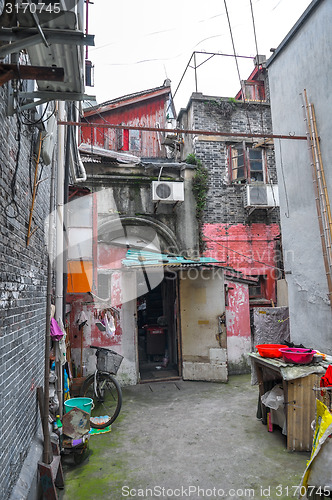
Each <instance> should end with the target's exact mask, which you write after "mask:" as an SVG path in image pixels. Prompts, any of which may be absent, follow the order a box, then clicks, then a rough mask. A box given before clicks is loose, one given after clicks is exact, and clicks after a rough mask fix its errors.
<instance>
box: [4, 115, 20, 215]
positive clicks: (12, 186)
mask: <svg viewBox="0 0 332 500" xmlns="http://www.w3.org/2000/svg"><path fill="white" fill-rule="evenodd" d="M16 119H17V153H16V165H15V170H14V175H13V177H12V180H11V183H10V190H11V198H12V199H11V200H10V201H9V202H8V203H7V205H6V206H5V208H4V212H5V214H6V216H7V217H8V218H10V219H17V217H18V215H19V207H18V203H17V201H16V199H15V198H16V180H17V173H18V169H19V166H20V152H21V130H22V123H21V120H20V117H19V115H18V114H17V115H16ZM11 205H12V206H13V207H15V208H13V210H14V213H13V214H10V213H9V212H8V210H9V207H10V206H11Z"/></svg>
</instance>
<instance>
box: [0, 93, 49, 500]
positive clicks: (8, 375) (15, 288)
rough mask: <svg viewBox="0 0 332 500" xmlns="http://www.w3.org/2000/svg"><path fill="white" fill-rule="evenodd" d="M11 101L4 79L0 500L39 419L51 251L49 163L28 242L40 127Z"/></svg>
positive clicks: (0, 103) (0, 110) (0, 108)
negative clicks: (21, 116) (11, 111)
mask: <svg viewBox="0 0 332 500" xmlns="http://www.w3.org/2000/svg"><path fill="white" fill-rule="evenodd" d="M6 104H7V93H6V88H5V87H0V119H1V130H0V137H1V140H0V165H1V174H0V200H1V211H0V233H1V239H0V262H1V266H0V277H1V295H0V352H1V361H0V365H1V370H0V400H1V405H0V414H1V418H0V435H1V439H2V441H1V450H0V463H1V469H0V498H1V499H2V500H5V499H7V498H9V495H10V492H11V490H12V488H13V486H14V484H15V482H16V480H17V478H18V475H19V473H20V470H21V467H22V464H23V462H24V459H25V457H26V455H27V453H28V451H29V447H30V444H31V442H32V439H33V437H34V436H35V434H36V430H37V427H38V426H39V422H40V420H39V412H38V406H37V403H36V387H37V386H39V385H43V374H44V345H45V343H44V338H45V313H46V275H47V273H46V269H47V254H46V250H45V245H44V231H43V223H44V219H45V217H46V216H47V214H48V212H49V185H50V171H49V168H50V167H47V168H46V167H45V168H44V170H43V171H41V170H40V172H41V179H46V180H45V181H44V182H42V183H41V184H40V185H39V188H38V192H37V197H36V204H35V209H34V213H33V214H34V217H33V225H32V228H35V227H38V229H37V231H36V232H35V233H34V234H33V236H32V238H31V240H30V244H29V246H28V247H27V245H26V237H27V227H28V220H29V210H30V206H31V199H32V196H31V189H32V188H31V185H32V184H33V175H34V171H35V162H34V161H32V162H31V145H32V141H33V142H35V140H36V138H37V135H36V129H35V127H27V126H25V125H23V124H22V126H21V130H20V131H19V128H20V127H18V123H17V118H16V116H14V117H7V116H6ZM19 145H20V146H19ZM18 153H19V155H18ZM15 172H16V174H15ZM15 175H16V181H15V183H14V181H13V179H14V180H15ZM13 191H14V193H13ZM13 194H14V198H13ZM36 467H37V464H36Z"/></svg>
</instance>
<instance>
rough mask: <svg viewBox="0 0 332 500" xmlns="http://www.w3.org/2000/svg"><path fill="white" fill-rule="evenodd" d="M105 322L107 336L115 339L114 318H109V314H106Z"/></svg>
mask: <svg viewBox="0 0 332 500" xmlns="http://www.w3.org/2000/svg"><path fill="white" fill-rule="evenodd" d="M104 321H105V327H106V333H107V335H109V336H110V337H114V333H115V326H114V320H113V316H110V317H109V318H108V314H105V318H104Z"/></svg>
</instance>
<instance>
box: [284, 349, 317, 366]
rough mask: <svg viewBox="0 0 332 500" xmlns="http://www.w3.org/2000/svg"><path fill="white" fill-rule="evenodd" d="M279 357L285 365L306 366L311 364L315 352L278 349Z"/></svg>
mask: <svg viewBox="0 0 332 500" xmlns="http://www.w3.org/2000/svg"><path fill="white" fill-rule="evenodd" d="M280 352H281V355H282V357H283V359H284V361H286V363H295V364H299V365H307V364H308V363H311V361H312V359H313V357H314V354H316V351H313V350H311V349H302V348H300V347H283V348H281V349H280Z"/></svg>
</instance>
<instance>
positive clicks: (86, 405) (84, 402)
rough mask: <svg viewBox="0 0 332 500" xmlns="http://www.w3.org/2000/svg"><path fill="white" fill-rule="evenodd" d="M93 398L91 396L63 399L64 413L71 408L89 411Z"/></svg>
mask: <svg viewBox="0 0 332 500" xmlns="http://www.w3.org/2000/svg"><path fill="white" fill-rule="evenodd" d="M92 405H93V400H92V399H91V398H72V399H67V401H65V413H68V412H69V411H70V410H72V409H73V408H79V409H80V410H83V411H86V412H87V413H91V409H92Z"/></svg>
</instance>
